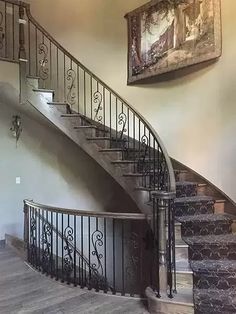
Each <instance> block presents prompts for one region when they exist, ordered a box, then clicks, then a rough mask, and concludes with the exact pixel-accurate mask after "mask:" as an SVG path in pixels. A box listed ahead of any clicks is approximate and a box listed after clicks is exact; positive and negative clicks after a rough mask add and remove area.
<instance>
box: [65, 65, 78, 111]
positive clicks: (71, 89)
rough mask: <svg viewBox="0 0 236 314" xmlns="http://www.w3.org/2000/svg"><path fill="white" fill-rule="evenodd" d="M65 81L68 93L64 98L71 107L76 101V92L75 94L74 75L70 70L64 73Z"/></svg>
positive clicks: (73, 71)
mask: <svg viewBox="0 0 236 314" xmlns="http://www.w3.org/2000/svg"><path fill="white" fill-rule="evenodd" d="M66 79H67V81H68V86H67V89H68V93H67V96H66V99H67V102H68V104H69V105H71V106H73V105H74V104H75V101H76V92H75V80H76V73H75V70H73V69H72V68H70V69H69V70H67V72H66Z"/></svg>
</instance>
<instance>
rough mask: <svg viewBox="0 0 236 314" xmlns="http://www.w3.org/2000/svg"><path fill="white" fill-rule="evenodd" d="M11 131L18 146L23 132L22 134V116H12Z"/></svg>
mask: <svg viewBox="0 0 236 314" xmlns="http://www.w3.org/2000/svg"><path fill="white" fill-rule="evenodd" d="M10 131H11V132H12V135H13V136H14V137H15V139H16V146H17V142H18V140H19V138H20V135H21V132H22V122H21V117H20V116H17V115H16V116H12V127H11V128H10Z"/></svg>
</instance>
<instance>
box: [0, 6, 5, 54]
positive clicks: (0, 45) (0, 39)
mask: <svg viewBox="0 0 236 314" xmlns="http://www.w3.org/2000/svg"><path fill="white" fill-rule="evenodd" d="M2 25H3V13H2V12H1V11H0V50H1V49H3V46H4V37H5V35H4V33H3V26H2Z"/></svg>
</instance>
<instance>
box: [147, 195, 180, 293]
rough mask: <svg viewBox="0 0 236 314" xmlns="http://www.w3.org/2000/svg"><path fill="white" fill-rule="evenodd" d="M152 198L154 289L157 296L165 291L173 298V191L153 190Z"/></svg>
mask: <svg viewBox="0 0 236 314" xmlns="http://www.w3.org/2000/svg"><path fill="white" fill-rule="evenodd" d="M152 199H153V233H154V250H155V258H154V259H155V261H154V264H155V271H156V272H157V273H156V276H155V277H156V278H155V282H154V290H155V293H156V296H157V297H161V292H162V293H163V292H166V293H167V294H168V296H169V297H170V298H173V291H174V290H175V221H174V220H175V219H174V199H175V193H174V192H165V191H155V192H153V193H152Z"/></svg>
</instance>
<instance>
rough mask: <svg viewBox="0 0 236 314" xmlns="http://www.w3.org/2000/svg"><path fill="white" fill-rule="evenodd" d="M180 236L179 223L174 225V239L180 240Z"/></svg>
mask: <svg viewBox="0 0 236 314" xmlns="http://www.w3.org/2000/svg"><path fill="white" fill-rule="evenodd" d="M166 236H168V229H167V227H166ZM181 239H182V236H181V226H180V225H176V226H175V240H181Z"/></svg>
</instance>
